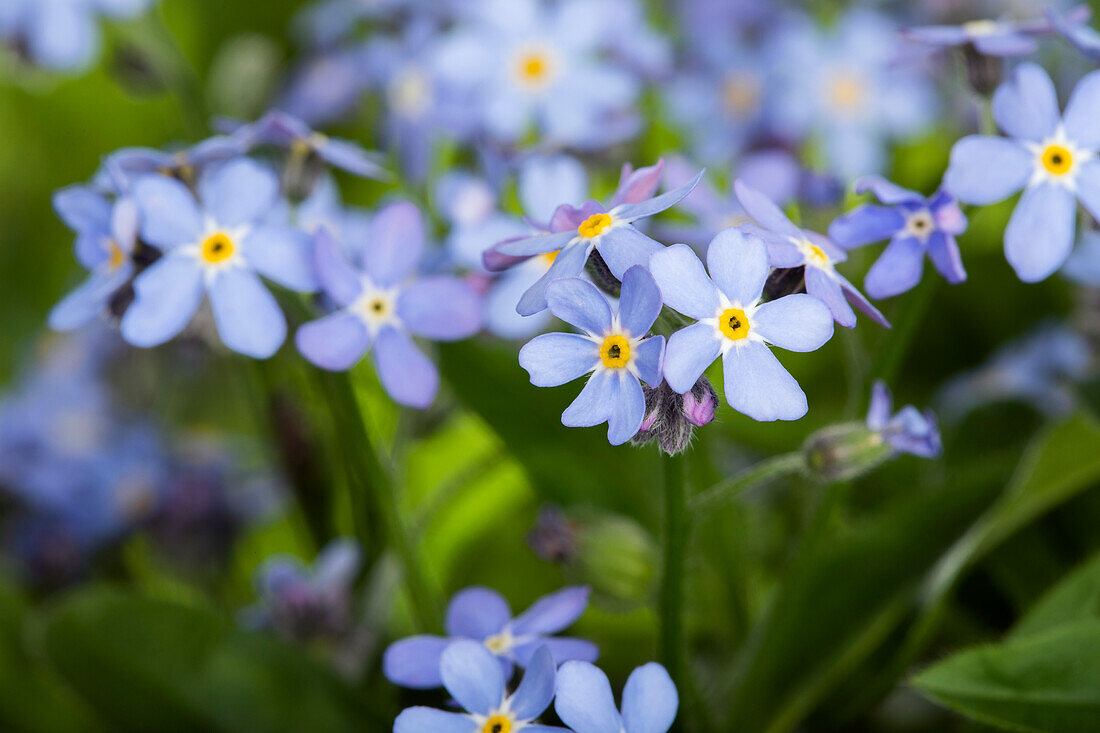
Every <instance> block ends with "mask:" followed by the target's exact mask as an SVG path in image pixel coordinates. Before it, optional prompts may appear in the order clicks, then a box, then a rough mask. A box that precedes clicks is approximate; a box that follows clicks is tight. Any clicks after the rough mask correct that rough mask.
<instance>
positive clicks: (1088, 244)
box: [1062, 229, 1100, 288]
mask: <svg viewBox="0 0 1100 733" xmlns="http://www.w3.org/2000/svg"><path fill="white" fill-rule="evenodd" d="M1062 276H1063V277H1065V278H1066V279H1067V280H1069V281H1071V282H1075V283H1078V284H1080V285H1087V286H1088V287H1090V288H1100V231H1097V230H1095V229H1090V230H1089V231H1087V232H1085V233H1084V234H1082V235H1081V240H1080V241H1079V242H1078V243H1077V248H1076V249H1074V250H1073V254H1071V255H1070V257H1069V259H1068V260H1066V265H1065V267H1063V268H1062Z"/></svg>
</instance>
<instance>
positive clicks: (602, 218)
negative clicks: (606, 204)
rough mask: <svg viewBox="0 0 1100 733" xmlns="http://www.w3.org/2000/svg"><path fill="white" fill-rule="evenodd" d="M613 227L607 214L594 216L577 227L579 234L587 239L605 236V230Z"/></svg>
mask: <svg viewBox="0 0 1100 733" xmlns="http://www.w3.org/2000/svg"><path fill="white" fill-rule="evenodd" d="M610 226H611V217H610V216H608V215H607V214H593V215H592V216H590V217H588V218H587V219H585V220H584V221H582V222H581V225H580V226H579V227H577V233H578V234H580V235H581V236H582V237H584V238H585V239H591V238H592V237H596V236H599V235H600V234H603V232H604V230H605V229H607V228H608V227H610Z"/></svg>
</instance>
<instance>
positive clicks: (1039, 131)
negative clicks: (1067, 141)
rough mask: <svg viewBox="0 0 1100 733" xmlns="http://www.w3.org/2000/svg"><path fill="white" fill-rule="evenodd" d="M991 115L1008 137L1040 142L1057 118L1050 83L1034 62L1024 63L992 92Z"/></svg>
mask: <svg viewBox="0 0 1100 733" xmlns="http://www.w3.org/2000/svg"><path fill="white" fill-rule="evenodd" d="M993 118H994V119H995V120H996V121H997V125H998V126H999V127H1000V128H1001V129H1002V130H1004V131H1005V132H1006V133H1007V134H1008V135H1010V136H1011V137H1016V138H1022V139H1024V140H1030V141H1032V142H1040V141H1042V140H1044V139H1046V138H1048V137H1050V136H1051V135H1053V134H1054V130H1055V128H1056V127H1057V126H1058V123H1059V121H1060V118H1059V114H1058V94H1057V93H1056V92H1055V91H1054V82H1052V81H1051V80H1050V76H1048V75H1047V73H1046V72H1045V71H1043V69H1042V67H1040V66H1039V65H1038V64H1034V63H1031V62H1024V63H1022V64H1020V65H1019V66H1017V67H1016V69H1015V71H1013V73H1012V76H1011V77H1010V78H1009V79H1008V80H1007V81H1005V82H1004V83H1003V84H1001V86H999V87H998V88H997V91H996V92H994V93H993Z"/></svg>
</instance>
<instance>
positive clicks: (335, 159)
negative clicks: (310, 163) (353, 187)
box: [317, 137, 390, 181]
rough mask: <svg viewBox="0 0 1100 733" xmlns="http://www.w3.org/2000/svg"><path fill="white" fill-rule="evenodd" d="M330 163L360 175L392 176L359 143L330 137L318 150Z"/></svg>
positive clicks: (374, 176) (371, 176)
mask: <svg viewBox="0 0 1100 733" xmlns="http://www.w3.org/2000/svg"><path fill="white" fill-rule="evenodd" d="M317 152H318V153H319V154H320V156H321V158H322V159H324V161H325V162H326V163H328V164H329V165H332V166H335V167H337V168H340V169H342V170H345V171H347V172H348V173H351V174H352V175H356V176H359V177H360V178H373V179H375V180H378V181H385V180H388V179H389V178H390V174H389V171H387V170H386V169H385V168H383V167H382V166H380V165H379V164H378V163H377V162H375V160H374V156H373V155H371V154H370V153H369V152H367V151H366V150H364V149H363V147H362V146H361V145H359V144H358V143H354V142H351V141H350V140H341V139H339V138H335V137H330V138H326V139H325V143H324V144H323V145H321V147H320V148H319V149H318V151H317Z"/></svg>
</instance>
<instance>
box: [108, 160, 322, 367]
mask: <svg viewBox="0 0 1100 733" xmlns="http://www.w3.org/2000/svg"><path fill="white" fill-rule="evenodd" d="M198 193H199V201H200V202H201V207H200V205H199V202H196V200H195V197H194V196H193V195H192V193H191V191H190V190H188V188H187V187H186V186H184V185H183V184H182V183H180V182H179V181H178V180H176V179H174V178H167V177H164V176H146V177H143V178H141V179H140V180H138V181H137V182H136V183H135V184H134V187H133V197H134V200H135V201H136V202H137V205H138V210H139V211H140V214H141V238H142V240H143V241H144V242H147V243H148V244H150V245H153V246H155V247H157V248H159V249H161V250H162V251H163V252H164V256H163V257H161V258H160V259H159V260H158V261H157V262H155V263H154V264H153V265H152V266H150V267H149V268H148V269H147V270H145V271H144V272H142V273H141V274H140V275H138V276H137V277H136V278H135V279H134V293H135V296H136V297H135V300H134V302H133V304H131V305H130V307H129V309H127V311H126V315H125V316H123V318H122V335H123V338H125V339H126V340H127V341H128V342H129V343H131V344H133V345H134V346H144V347H148V346H156V345H158V344H162V343H164V342H166V341H168V340H170V339H171V338H173V337H174V336H176V334H178V333H179V332H180V331H182V330H183V329H184V327H185V326H187V324H188V323H189V322H190V321H191V318H192V316H194V314H195V311H196V310H198V307H199V305H200V304H201V303H202V301H203V296H204V295H206V296H208V297H209V299H210V305H211V307H212V308H213V311H214V322H215V325H216V326H217V330H218V335H219V336H220V337H221V340H222V342H223V343H224V344H225V345H226V346H228V347H229V348H230V349H232V350H234V351H237V352H239V353H242V354H245V355H248V356H253V357H256V358H261V359H262V358H267V357H269V356H271V355H272V354H274V353H275V352H276V351H277V350H278V348H279V346H280V345H281V344H282V343H283V340H284V339H285V338H286V320H285V319H284V318H283V313H282V311H280V310H279V306H278V304H277V303H276V302H275V298H274V297H273V296H272V295H271V293H269V292H268V291H267V289H266V288H265V287H264V286H263V284H262V283H261V282H260V278H259V277H258V274H259V275H264V276H265V277H267V278H270V279H271V280H274V281H275V282H277V283H279V284H281V285H284V286H286V287H288V288H291V289H294V290H300V291H304V292H310V291H313V290H315V289H316V279H315V277H314V274H313V270H312V267H311V266H310V261H309V244H310V242H309V238H308V237H307V236H306V235H305V234H304V233H302V232H299V231H296V230H293V229H290V228H288V227H281V226H270V225H265V224H263V223H262V221H263V219H264V217H266V216H267V215H269V214H270V212H271V209H272V207H273V206H274V204H275V201H276V198H277V197H278V193H279V183H278V180H277V179H276V177H275V174H274V173H272V172H271V171H269V170H268V169H266V168H263V167H261V166H260V165H259V164H257V163H254V162H253V161H251V160H248V159H245V158H240V159H237V160H233V161H230V162H229V163H226V164H224V165H223V166H221V167H218V168H216V169H213V170H210V171H207V172H206V173H205V174H203V176H202V178H200V180H199V182H198Z"/></svg>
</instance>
